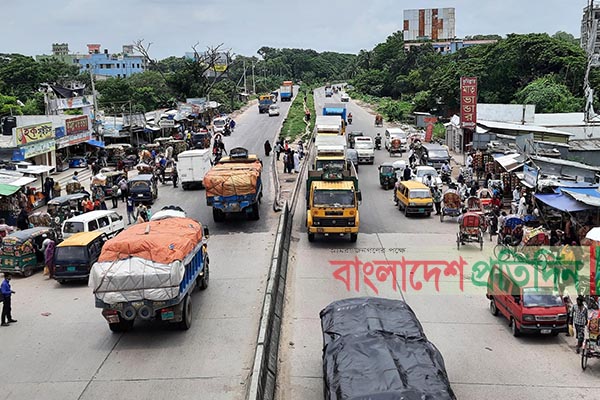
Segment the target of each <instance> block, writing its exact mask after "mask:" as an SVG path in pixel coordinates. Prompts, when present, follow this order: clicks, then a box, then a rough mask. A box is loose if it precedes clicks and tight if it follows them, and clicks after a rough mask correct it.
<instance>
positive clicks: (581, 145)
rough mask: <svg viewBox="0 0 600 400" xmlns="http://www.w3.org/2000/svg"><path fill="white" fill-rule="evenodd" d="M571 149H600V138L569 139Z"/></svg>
mask: <svg viewBox="0 0 600 400" xmlns="http://www.w3.org/2000/svg"><path fill="white" fill-rule="evenodd" d="M569 145H571V151H594V150H600V139H572V140H569Z"/></svg>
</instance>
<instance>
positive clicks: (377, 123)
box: [375, 114, 383, 127]
mask: <svg viewBox="0 0 600 400" xmlns="http://www.w3.org/2000/svg"><path fill="white" fill-rule="evenodd" d="M375 126H379V127H381V126H383V117H382V116H381V115H379V114H377V115H376V116H375Z"/></svg>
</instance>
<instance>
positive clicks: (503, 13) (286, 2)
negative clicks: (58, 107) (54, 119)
mask: <svg viewBox="0 0 600 400" xmlns="http://www.w3.org/2000/svg"><path fill="white" fill-rule="evenodd" d="M586 4H587V0H454V1H450V0H438V1H430V0H1V2H0V6H1V10H2V21H1V22H0V38H2V40H1V41H0V53H13V52H14V53H22V54H27V55H36V54H49V53H50V52H51V48H52V43H54V42H59V43H62V42H66V43H69V48H70V50H71V52H79V53H82V52H85V51H86V47H85V46H86V44H88V43H99V44H101V45H102V48H103V49H104V48H108V49H109V51H110V52H111V53H112V52H120V51H121V46H122V45H123V44H127V43H131V42H132V41H133V40H135V39H145V40H146V41H149V42H152V43H153V44H152V47H151V49H150V50H151V51H150V52H151V55H152V57H153V58H159V59H162V58H165V57H168V56H171V55H175V56H183V55H184V53H185V52H186V51H191V46H192V45H194V44H195V43H196V42H198V43H199V47H200V48H204V47H206V46H208V45H217V44H220V43H224V44H225V46H226V47H227V48H231V49H232V51H233V52H234V53H236V54H243V55H248V56H251V55H256V50H258V49H259V48H260V47H262V46H271V47H277V48H282V47H292V48H311V49H315V50H318V51H324V50H331V51H338V52H348V53H357V52H358V51H359V50H360V49H371V48H372V47H373V46H374V45H376V44H377V43H380V42H382V41H385V39H386V37H387V36H388V35H390V34H391V33H393V32H395V31H397V30H401V29H402V25H403V10H404V9H414V8H442V7H454V8H455V9H456V34H457V36H458V37H464V36H465V35H474V34H501V35H503V36H504V35H506V34H507V33H530V32H548V33H550V34H553V33H555V32H556V31H559V30H561V31H566V32H569V33H572V34H573V35H574V36H575V37H579V36H580V24H581V17H582V11H583V8H584V7H585V5H586Z"/></svg>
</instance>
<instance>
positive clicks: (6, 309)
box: [0, 274, 17, 326]
mask: <svg viewBox="0 0 600 400" xmlns="http://www.w3.org/2000/svg"><path fill="white" fill-rule="evenodd" d="M0 292H1V293H2V298H3V299H4V300H3V305H2V326H8V324H9V323H11V322H17V320H16V319H13V317H12V313H11V304H10V299H11V297H12V295H13V294H15V291H14V290H12V289H11V287H10V275H9V274H4V281H2V285H0Z"/></svg>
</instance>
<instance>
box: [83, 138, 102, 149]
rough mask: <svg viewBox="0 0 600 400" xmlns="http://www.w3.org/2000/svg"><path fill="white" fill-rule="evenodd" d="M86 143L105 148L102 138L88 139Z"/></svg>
mask: <svg viewBox="0 0 600 400" xmlns="http://www.w3.org/2000/svg"><path fill="white" fill-rule="evenodd" d="M86 143H87V144H89V145H90V146H94V147H100V148H104V142H101V141H100V140H88V141H87V142H86Z"/></svg>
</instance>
